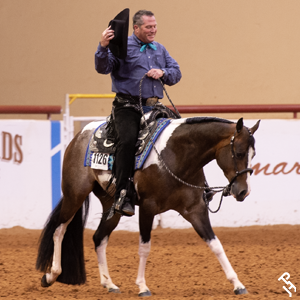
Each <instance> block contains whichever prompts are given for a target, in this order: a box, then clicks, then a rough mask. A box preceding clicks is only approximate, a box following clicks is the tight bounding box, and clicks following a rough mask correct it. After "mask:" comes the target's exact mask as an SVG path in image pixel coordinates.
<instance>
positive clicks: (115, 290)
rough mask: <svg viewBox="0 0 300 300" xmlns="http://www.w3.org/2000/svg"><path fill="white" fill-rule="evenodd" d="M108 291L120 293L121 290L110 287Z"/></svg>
mask: <svg viewBox="0 0 300 300" xmlns="http://www.w3.org/2000/svg"><path fill="white" fill-rule="evenodd" d="M108 292H109V293H114V294H121V291H120V290H119V289H114V288H110V289H109V290H108Z"/></svg>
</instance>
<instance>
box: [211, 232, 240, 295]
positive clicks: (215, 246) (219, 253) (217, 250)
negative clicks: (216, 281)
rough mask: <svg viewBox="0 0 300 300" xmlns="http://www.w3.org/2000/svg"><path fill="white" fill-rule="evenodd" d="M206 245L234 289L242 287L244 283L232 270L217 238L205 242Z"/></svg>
mask: <svg viewBox="0 0 300 300" xmlns="http://www.w3.org/2000/svg"><path fill="white" fill-rule="evenodd" d="M207 245H208V247H209V248H210V249H211V251H212V252H213V253H214V254H215V255H216V257H217V258H218V260H219V262H220V264H221V266H222V268H223V270H224V272H225V274H226V278H227V279H228V280H229V281H230V282H231V283H232V284H233V286H234V290H236V289H244V288H245V287H244V285H243V284H242V283H241V282H240V281H239V279H238V276H237V274H236V273H235V271H234V270H233V268H232V266H231V264H230V262H229V260H228V258H227V256H226V254H225V252H224V249H223V246H222V244H221V242H220V241H219V239H218V238H217V237H215V238H214V239H212V240H210V241H208V242H207Z"/></svg>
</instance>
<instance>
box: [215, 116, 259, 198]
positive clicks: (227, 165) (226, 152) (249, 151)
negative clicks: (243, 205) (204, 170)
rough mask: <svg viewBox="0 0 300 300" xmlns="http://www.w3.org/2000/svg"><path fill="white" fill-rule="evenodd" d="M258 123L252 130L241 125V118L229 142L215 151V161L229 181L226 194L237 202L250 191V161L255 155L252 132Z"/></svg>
mask: <svg viewBox="0 0 300 300" xmlns="http://www.w3.org/2000/svg"><path fill="white" fill-rule="evenodd" d="M259 123H260V121H258V122H257V123H256V124H255V125H254V126H253V127H252V128H247V127H245V126H244V124H243V118H240V119H239V120H238V122H237V123H236V126H235V129H234V133H233V134H232V132H231V135H230V137H229V138H230V142H229V143H228V140H229V139H228V137H227V138H226V145H225V146H224V144H222V145H221V146H220V149H218V151H217V155H216V160H217V163H218V165H219V166H220V168H221V169H222V170H223V172H224V175H225V176H226V178H227V179H228V181H229V186H228V193H229V194H231V195H232V196H233V197H234V198H235V199H236V200H237V201H243V200H244V199H245V198H246V197H247V196H248V195H249V194H250V191H251V188H250V175H251V174H252V172H253V170H252V169H251V160H252V158H253V157H254V155H255V148H254V143H255V140H254V137H253V134H254V132H255V131H256V130H257V129H258V126H259Z"/></svg>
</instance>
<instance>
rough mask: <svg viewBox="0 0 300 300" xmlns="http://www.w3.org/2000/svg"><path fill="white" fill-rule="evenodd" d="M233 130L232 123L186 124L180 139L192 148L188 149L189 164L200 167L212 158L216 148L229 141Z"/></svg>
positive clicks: (214, 155) (214, 156)
mask: <svg viewBox="0 0 300 300" xmlns="http://www.w3.org/2000/svg"><path fill="white" fill-rule="evenodd" d="M234 131H235V125H234V124H227V123H220V122H208V123H201V124H198V123H196V124H189V125H188V124H186V126H185V128H184V131H183V132H182V139H183V141H185V144H186V147H188V148H189V149H192V151H189V153H190V155H189V160H190V162H191V164H192V165H193V166H195V167H197V168H202V167H203V166H205V165H206V164H208V163H209V162H210V161H212V160H214V159H215V158H216V153H217V151H218V149H220V148H222V147H224V146H226V145H228V144H229V143H230V139H231V137H232V135H233V134H234ZM183 143H184V142H183Z"/></svg>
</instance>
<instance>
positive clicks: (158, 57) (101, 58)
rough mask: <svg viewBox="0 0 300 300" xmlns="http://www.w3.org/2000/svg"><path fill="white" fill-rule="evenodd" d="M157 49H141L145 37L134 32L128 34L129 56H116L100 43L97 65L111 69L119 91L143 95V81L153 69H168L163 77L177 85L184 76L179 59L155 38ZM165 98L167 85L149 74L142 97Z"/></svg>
mask: <svg viewBox="0 0 300 300" xmlns="http://www.w3.org/2000/svg"><path fill="white" fill-rule="evenodd" d="M153 44H154V45H155V46H156V48H157V50H153V49H151V48H149V47H147V48H146V50H144V51H143V52H140V48H141V41H140V40H139V39H138V38H137V37H136V36H135V34H134V33H133V34H132V35H131V36H129V37H128V48H127V57H126V58H125V59H118V58H116V57H115V56H114V55H113V54H112V53H111V52H110V50H109V49H108V48H103V47H101V45H100V44H99V46H98V49H97V52H96V53H95V68H96V70H97V72H98V73H101V74H109V73H111V79H112V91H113V92H115V93H123V94H129V95H132V96H140V91H139V84H140V80H141V79H142V77H143V76H144V75H145V73H147V72H148V71H149V70H150V69H161V70H163V71H164V72H165V74H164V76H163V78H161V79H162V81H163V83H164V84H167V85H173V84H175V83H177V82H178V81H179V80H180V79H181V72H180V68H179V65H178V63H177V62H176V61H175V60H174V59H173V58H172V57H171V56H170V54H169V53H168V51H167V50H166V48H165V47H164V46H163V45H161V44H159V43H157V42H153ZM150 97H158V98H160V99H162V98H163V88H162V85H161V83H160V82H159V81H158V80H154V79H153V78H150V77H148V76H146V77H145V78H144V80H143V83H142V98H150Z"/></svg>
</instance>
